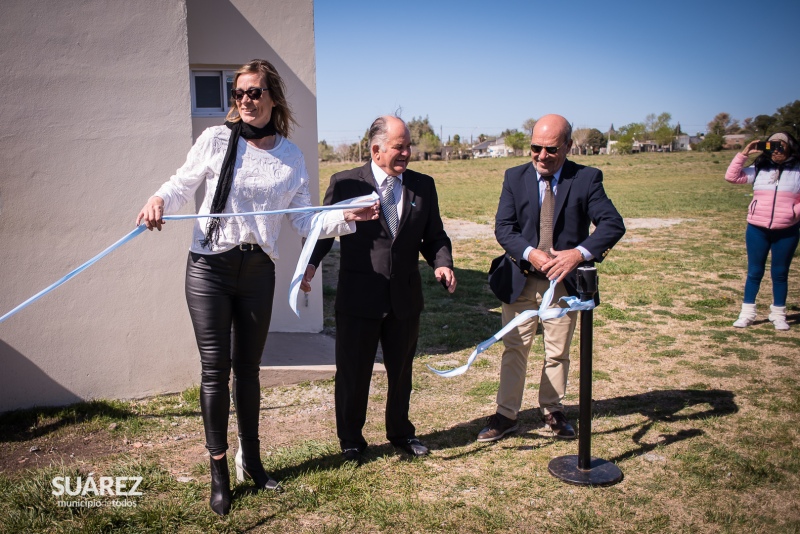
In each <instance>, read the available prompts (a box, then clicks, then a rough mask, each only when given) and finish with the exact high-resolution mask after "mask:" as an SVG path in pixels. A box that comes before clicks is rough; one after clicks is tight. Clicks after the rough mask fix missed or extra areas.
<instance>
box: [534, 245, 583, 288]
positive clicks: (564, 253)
mask: <svg viewBox="0 0 800 534" xmlns="http://www.w3.org/2000/svg"><path fill="white" fill-rule="evenodd" d="M550 253H551V254H552V255H553V258H552V259H551V260H550V261H548V262H546V263H545V264H544V265H542V268H541V271H542V272H543V273H544V274H546V275H547V278H549V279H550V280H555V281H556V282H561V281H562V280H564V278H565V277H566V276H567V275H568V274H569V273H571V272H572V270H573V269H575V267H577V266H578V264H580V263H581V262H582V261H583V256H581V251H580V250H578V249H577V248H571V249H569V250H555V249H552V248H551V249H550ZM531 263H532V262H531Z"/></svg>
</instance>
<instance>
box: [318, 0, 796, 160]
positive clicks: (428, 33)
mask: <svg viewBox="0 0 800 534" xmlns="http://www.w3.org/2000/svg"><path fill="white" fill-rule="evenodd" d="M314 11H315V13H314V24H315V37H316V47H317V50H316V52H317V108H318V116H319V139H320V140H322V139H325V140H326V141H327V142H328V144H330V145H333V146H336V145H338V144H339V143H344V142H346V143H353V142H355V141H356V140H357V139H359V138H360V137H361V136H362V135H363V133H364V131H365V130H366V129H367V127H368V126H369V124H370V123H371V122H372V120H373V119H374V118H375V117H377V116H378V115H383V114H387V113H392V112H394V111H395V110H396V109H397V108H402V114H401V116H402V117H403V118H404V119H406V120H409V119H411V118H413V117H420V116H422V117H425V116H427V117H428V118H429V120H430V123H431V125H433V126H434V128H435V130H436V133H437V134H439V133H440V131H441V133H442V135H443V140H445V141H446V140H447V138H448V136H452V135H454V134H459V135H460V136H461V138H462V140H469V139H470V137H471V136H472V137H477V136H478V135H479V134H481V133H485V134H489V135H492V134H497V133H499V132H501V131H502V130H504V129H506V128H518V129H522V122H523V121H524V120H525V119H528V118H537V117H539V116H541V115H544V114H546V113H560V114H562V115H564V116H565V117H567V119H569V120H570V121H571V122H572V123H573V125H574V126H575V127H576V128H578V127H584V126H585V127H589V128H598V129H599V130H601V131H603V132H605V131H606V130H607V129H608V127H609V125H610V124H611V123H613V124H614V126H615V127H619V126H622V125H624V124H628V123H631V122H642V121H644V118H645V116H647V114H649V113H655V114H659V113H662V112H664V111H666V112H669V113H671V114H672V120H673V123H676V122H680V123H681V127H682V128H683V130H684V131H686V132H688V133H691V134H694V133H696V132H698V131H705V129H706V124H707V123H708V122H709V121H710V120H711V119H712V118H713V117H714V115H716V114H717V113H719V112H722V111H725V112H728V113H730V114H731V116H732V117H734V118H736V119H739V120H740V121H741V120H743V119H744V118H746V117H753V116H755V115H759V114H766V115H771V114H773V113H775V111H776V109H777V108H778V107H781V106H784V105H786V104H788V103H790V102H793V101H794V100H797V99H800V67H799V65H800V39H798V35H800V1H798V0H777V1H776V0H773V1H772V2H754V1H749V2H743V1H741V0H732V1H721V0H694V1H685V0H671V1H668V2H639V3H637V2H630V1H627V2H623V1H619V0H607V1H605V2H602V1H594V2H588V1H583V0H576V1H572V2H565V1H561V0H550V1H547V2H542V1H539V0H529V1H524V0H507V1H504V0H498V1H495V2H492V1H483V2H478V1H472V0H461V1H453V0H428V1H419V0H405V1H400V2H389V3H387V2H374V1H373V2H368V1H363V0H315V2H314Z"/></svg>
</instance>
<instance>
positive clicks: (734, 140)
mask: <svg viewBox="0 0 800 534" xmlns="http://www.w3.org/2000/svg"><path fill="white" fill-rule="evenodd" d="M722 138H723V139H724V140H725V142H724V143H723V145H722V146H723V147H725V148H735V149H740V148H742V147H743V146H744V142H745V141H746V140H747V135H746V134H730V135H723V136H722Z"/></svg>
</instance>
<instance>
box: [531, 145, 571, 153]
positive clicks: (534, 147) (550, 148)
mask: <svg viewBox="0 0 800 534" xmlns="http://www.w3.org/2000/svg"><path fill="white" fill-rule="evenodd" d="M562 146H564V145H563V144H561V145H558V146H542V145H531V152H532V153H533V154H538V153H539V152H541V151H542V149H544V150H545V152H547V153H548V154H551V155H552V154H555V153H556V152H558V149H559V148H561V147H562Z"/></svg>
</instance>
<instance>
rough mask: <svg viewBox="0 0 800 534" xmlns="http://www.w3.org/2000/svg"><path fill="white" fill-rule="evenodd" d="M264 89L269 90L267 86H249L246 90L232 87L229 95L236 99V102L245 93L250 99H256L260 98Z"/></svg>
mask: <svg viewBox="0 0 800 534" xmlns="http://www.w3.org/2000/svg"><path fill="white" fill-rule="evenodd" d="M264 91H269V88H267V87H251V88H250V89H248V90H247V91H245V90H243V89H233V90H232V91H231V97H232V98H233V99H234V100H236V101H237V102H239V101H240V100H241V99H242V98H244V95H247V97H248V98H249V99H250V100H258V99H259V98H261V95H263V94H264Z"/></svg>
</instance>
